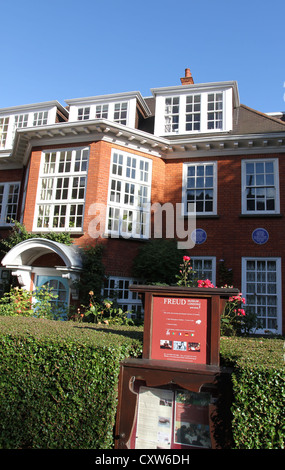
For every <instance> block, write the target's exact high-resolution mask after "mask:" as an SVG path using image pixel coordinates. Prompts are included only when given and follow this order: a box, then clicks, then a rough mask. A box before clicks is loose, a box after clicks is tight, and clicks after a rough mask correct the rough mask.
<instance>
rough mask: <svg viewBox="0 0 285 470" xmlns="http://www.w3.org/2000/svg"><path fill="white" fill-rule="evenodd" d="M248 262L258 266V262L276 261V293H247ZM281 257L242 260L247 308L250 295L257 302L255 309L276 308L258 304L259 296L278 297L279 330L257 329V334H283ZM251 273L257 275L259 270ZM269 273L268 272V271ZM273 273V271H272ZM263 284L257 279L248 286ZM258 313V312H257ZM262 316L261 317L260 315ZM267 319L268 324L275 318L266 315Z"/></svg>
mask: <svg viewBox="0 0 285 470" xmlns="http://www.w3.org/2000/svg"><path fill="white" fill-rule="evenodd" d="M248 261H253V262H255V263H256V265H257V262H258V261H261V262H263V261H265V262H266V263H267V262H270V261H274V262H275V263H276V282H275V283H274V284H275V285H276V293H275V294H274V293H269V292H266V293H262V292H260V293H257V292H248V291H247V272H248V271H247V262H248ZM281 267H282V266H281V257H270V256H268V257H251V256H245V257H243V258H242V292H243V296H244V297H245V299H246V304H245V305H246V306H248V307H249V305H251V304H249V299H248V296H249V295H252V296H254V297H255V298H256V301H255V303H254V304H253V305H255V307H256V308H257V307H258V306H260V307H263V306H265V307H266V308H267V307H269V306H274V305H273V304H270V305H269V304H267V302H266V304H262V303H259V304H258V299H257V297H258V294H259V296H262V295H265V296H267V297H269V296H270V295H271V296H272V297H273V296H275V297H276V322H277V329H275V328H267V327H266V328H259V329H256V330H255V333H257V334H263V333H265V332H266V331H271V332H273V333H277V334H282V282H281ZM251 272H254V273H257V272H258V271H257V269H255V270H254V271H251ZM259 272H264V271H259ZM266 272H268V271H266ZM272 272H273V271H272ZM250 283H251V284H256V285H257V284H259V285H260V284H261V282H260V280H258V279H257V278H256V279H255V281H253V280H251V281H250V280H249V281H248V284H250ZM267 284H268V281H267ZM255 311H256V310H255ZM260 316H261V315H260ZM264 318H265V321H266V322H267V320H268V319H270V318H274V317H268V315H267V314H266V315H265V316H264Z"/></svg>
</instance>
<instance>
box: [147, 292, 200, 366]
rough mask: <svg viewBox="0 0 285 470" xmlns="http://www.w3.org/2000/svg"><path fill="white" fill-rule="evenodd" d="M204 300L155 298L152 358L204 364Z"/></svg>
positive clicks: (168, 297)
mask: <svg viewBox="0 0 285 470" xmlns="http://www.w3.org/2000/svg"><path fill="white" fill-rule="evenodd" d="M206 341H207V299H203V298H189V297H173V296H171V297H170V296H163V297H160V296H154V297H153V317H152V344H151V357H152V358H153V359H165V360H173V361H180V362H181V361H185V362H188V363H199V364H206V358H207V356H206V354H207V351H206Z"/></svg>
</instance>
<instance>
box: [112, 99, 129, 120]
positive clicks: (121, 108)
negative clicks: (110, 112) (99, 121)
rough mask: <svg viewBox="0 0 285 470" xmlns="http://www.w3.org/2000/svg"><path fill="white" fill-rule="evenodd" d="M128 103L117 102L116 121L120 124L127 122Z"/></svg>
mask: <svg viewBox="0 0 285 470" xmlns="http://www.w3.org/2000/svg"><path fill="white" fill-rule="evenodd" d="M127 112H128V103H115V107H114V122H118V123H119V124H124V125H126V124H127Z"/></svg>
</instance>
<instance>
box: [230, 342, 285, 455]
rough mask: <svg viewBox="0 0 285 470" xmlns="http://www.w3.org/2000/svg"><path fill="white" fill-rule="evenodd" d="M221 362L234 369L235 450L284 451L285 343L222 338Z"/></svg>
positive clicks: (233, 424)
mask: <svg viewBox="0 0 285 470" xmlns="http://www.w3.org/2000/svg"><path fill="white" fill-rule="evenodd" d="M221 360H222V364H224V365H231V366H233V374H232V384H233V404H232V415H233V419H232V431H233V438H234V443H235V448H237V449H284V448H285V366H284V339H269V338H221Z"/></svg>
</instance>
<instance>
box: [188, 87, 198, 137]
mask: <svg viewBox="0 0 285 470" xmlns="http://www.w3.org/2000/svg"><path fill="white" fill-rule="evenodd" d="M200 123H201V95H190V96H186V123H185V130H186V132H189V131H199V130H200Z"/></svg>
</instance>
